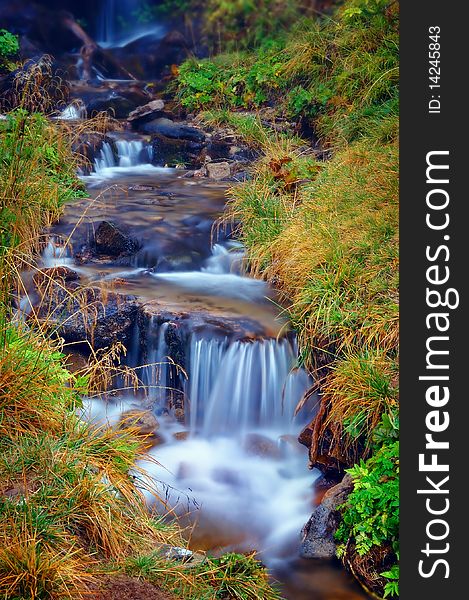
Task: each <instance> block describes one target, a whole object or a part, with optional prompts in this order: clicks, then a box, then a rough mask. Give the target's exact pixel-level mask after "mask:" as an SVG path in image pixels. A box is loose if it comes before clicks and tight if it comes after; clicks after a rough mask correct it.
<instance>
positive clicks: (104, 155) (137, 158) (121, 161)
mask: <svg viewBox="0 0 469 600" xmlns="http://www.w3.org/2000/svg"><path fill="white" fill-rule="evenodd" d="M151 156H152V153H151V146H149V145H148V144H144V142H142V140H116V142H115V147H113V144H111V143H109V142H104V143H103V145H102V148H101V150H100V151H99V155H98V156H97V157H96V158H95V160H94V165H93V170H94V172H95V173H96V174H97V175H105V174H106V173H108V172H109V171H108V170H109V169H115V168H116V167H119V168H129V167H136V166H138V165H145V164H149V163H150V161H151Z"/></svg>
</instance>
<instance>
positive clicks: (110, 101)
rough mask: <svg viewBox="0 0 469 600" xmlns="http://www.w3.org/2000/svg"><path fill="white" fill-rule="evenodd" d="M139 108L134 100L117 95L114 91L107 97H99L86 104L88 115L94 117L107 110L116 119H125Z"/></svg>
mask: <svg viewBox="0 0 469 600" xmlns="http://www.w3.org/2000/svg"><path fill="white" fill-rule="evenodd" d="M136 108H137V103H136V102H135V101H134V100H131V99H129V98H126V97H125V96H120V95H116V94H114V93H113V92H111V94H110V95H109V96H106V97H98V98H95V99H93V100H90V101H89V102H88V103H87V105H86V111H87V113H88V116H90V117H92V116H94V115H96V114H97V113H99V112H107V113H108V114H109V115H110V116H112V117H114V118H116V119H125V118H127V117H128V115H129V113H130V112H132V111H133V110H135V109H136Z"/></svg>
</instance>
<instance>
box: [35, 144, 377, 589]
mask: <svg viewBox="0 0 469 600" xmlns="http://www.w3.org/2000/svg"><path fill="white" fill-rule="evenodd" d="M150 161H151V151H150V149H149V147H148V146H147V145H146V143H145V140H143V139H137V138H122V137H120V138H117V139H115V140H114V141H113V142H111V143H109V144H104V146H103V148H102V150H101V152H100V153H99V155H98V156H97V157H96V160H95V163H94V169H93V172H92V173H91V174H90V175H88V176H83V179H84V181H85V182H86V183H87V187H88V190H89V192H90V195H91V197H92V199H91V202H90V201H89V200H82V201H80V202H77V203H74V204H73V205H70V206H69V207H68V209H67V211H66V214H65V216H64V218H63V219H62V220H61V222H60V223H59V224H58V225H57V227H56V228H55V230H54V236H55V237H54V238H52V239H51V243H50V244H49V246H48V248H47V250H46V252H45V253H44V258H43V261H44V264H45V265H46V266H51V265H58V264H66V265H68V266H71V265H73V264H74V262H75V259H74V258H73V256H74V255H75V254H76V253H78V254H80V252H82V251H83V248H86V246H87V244H89V242H90V239H92V237H93V235H94V231H95V229H96V227H97V226H98V224H99V222H101V221H102V220H109V221H112V222H114V223H116V224H117V225H119V226H120V227H122V228H126V229H127V231H128V232H129V234H130V235H132V236H135V237H136V238H137V239H138V240H139V242H140V249H139V250H138V252H137V253H136V254H135V255H134V256H131V257H127V258H125V259H119V260H114V261H111V260H109V259H107V260H106V259H99V260H98V259H96V258H95V257H92V256H89V257H87V256H86V253H85V255H84V256H85V257H84V258H83V256H82V257H81V260H80V261H79V264H76V265H75V266H74V267H73V268H76V269H77V270H78V271H79V272H80V275H81V276H82V278H83V279H84V281H97V280H99V281H100V282H101V285H104V286H106V285H109V286H110V287H111V288H112V289H113V290H116V289H117V290H118V291H120V290H121V291H123V292H125V293H126V294H128V293H131V294H133V295H135V296H137V297H138V298H139V299H140V301H141V302H142V303H144V304H145V315H144V318H142V319H140V321H139V323H138V324H136V325H135V331H134V337H133V341H132V343H131V344H130V347H129V352H128V356H127V359H126V360H127V364H129V365H131V366H134V367H139V366H142V365H146V366H144V367H143V368H142V369H140V377H141V379H142V381H143V383H144V384H145V387H146V391H145V393H143V392H141V393H136V394H135V395H133V396H129V395H122V394H121V395H119V394H118V395H117V396H116V397H114V398H110V399H108V400H88V401H87V402H86V404H85V409H84V415H85V417H86V418H87V419H89V420H91V421H94V422H106V421H107V422H109V423H111V424H115V423H117V422H118V420H119V417H120V415H121V414H122V412H124V411H125V410H128V409H129V408H132V407H135V406H137V407H142V406H144V407H146V408H147V407H151V408H152V410H153V411H154V413H155V414H156V415H157V418H158V420H159V424H160V427H159V430H158V444H157V445H155V446H154V447H153V448H152V450H151V451H150V454H151V456H152V458H155V459H156V461H157V462H148V463H145V465H144V466H145V468H146V469H147V471H148V473H149V476H150V477H151V479H152V481H153V482H154V483H156V485H157V487H158V489H159V493H160V496H161V497H162V498H164V499H165V500H166V502H167V503H169V505H170V506H171V507H172V508H173V509H174V511H175V512H176V513H177V514H178V515H179V516H180V518H181V520H182V522H183V523H187V524H188V525H191V526H194V524H195V527H194V529H193V534H192V538H191V544H192V546H193V547H194V548H199V549H206V550H210V551H212V552H222V551H227V550H239V551H247V550H253V549H256V550H257V551H258V552H259V556H260V558H261V559H262V560H263V561H265V562H266V564H268V565H269V566H270V567H271V568H272V569H273V572H274V574H275V575H276V576H277V577H278V578H279V579H280V580H281V582H283V589H284V593H285V596H286V597H288V598H290V599H293V600H302V599H303V598H312V599H313V600H314V599H316V600H341V599H342V598H344V599H348V600H355V599H358V598H364V597H365V596H364V595H363V594H362V593H361V592H360V591H359V590H358V589H357V587H356V586H355V584H354V583H353V582H352V581H351V580H350V578H349V577H348V576H347V575H346V574H345V573H344V571H343V570H340V569H338V568H337V567H336V566H334V565H333V564H323V563H315V562H313V561H300V560H299V559H297V558H296V557H297V553H298V545H299V541H300V531H301V528H302V526H303V525H304V523H305V522H306V521H307V520H308V518H309V516H310V514H311V511H312V508H313V506H314V490H313V484H314V481H315V480H316V479H317V477H318V476H319V472H317V471H308V469H307V451H306V448H304V447H302V446H301V445H300V444H299V443H298V442H297V439H296V438H297V436H298V433H299V432H300V431H301V428H302V426H303V425H304V424H305V423H306V422H308V420H310V419H311V417H312V414H313V411H314V405H315V399H314V397H313V398H312V399H311V400H310V401H309V403H306V405H305V407H304V408H303V409H302V410H301V411H300V412H299V413H298V414H297V415H295V407H296V406H297V404H298V402H299V401H300V400H301V398H302V397H303V395H304V393H305V392H306V391H307V390H308V388H309V387H310V386H311V384H312V381H311V378H310V377H309V376H308V375H307V373H306V372H305V371H304V370H303V369H302V368H301V367H299V366H298V350H297V345H296V340H295V336H294V335H293V333H292V332H291V331H288V323H287V322H286V320H285V318H283V317H281V316H279V314H280V312H281V311H280V309H279V307H278V304H277V302H276V295H275V291H274V290H272V289H270V288H269V287H268V286H267V284H266V283H265V282H262V281H258V280H255V279H252V278H250V277H249V276H247V275H246V273H245V271H244V261H243V249H242V247H241V246H240V245H239V244H238V243H236V242H235V241H233V240H231V239H230V235H229V233H230V232H229V229H227V230H223V229H219V228H216V227H215V228H214V227H213V225H214V223H215V221H216V219H217V218H218V217H220V215H221V214H222V213H223V209H224V202H225V200H224V191H225V186H224V185H223V184H220V183H215V182H207V181H203V180H194V179H188V178H184V177H183V172H181V171H178V170H172V169H162V168H157V167H154V166H152V165H151V162H150ZM64 239H67V240H68V241H69V242H70V244H69V246H68V249H65V246H64V245H63V243H62V241H61V240H64ZM162 311H164V314H165V315H166V316H164V318H163V317H162V316H161V315H162ZM175 315H176V316H175ZM175 339H176V342H175ZM178 411H179V412H178ZM148 502H149V505H154V504H155V500H154V498H152V497H151V496H148ZM155 508H157V507H155Z"/></svg>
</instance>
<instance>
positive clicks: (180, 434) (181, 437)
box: [173, 431, 190, 442]
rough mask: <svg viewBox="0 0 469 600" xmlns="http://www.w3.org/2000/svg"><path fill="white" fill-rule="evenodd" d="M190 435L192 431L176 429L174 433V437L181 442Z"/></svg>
mask: <svg viewBox="0 0 469 600" xmlns="http://www.w3.org/2000/svg"><path fill="white" fill-rule="evenodd" d="M189 436H190V431H176V433H173V438H174V439H175V440H178V441H180V442H185V441H186V440H187V439H188V438H189Z"/></svg>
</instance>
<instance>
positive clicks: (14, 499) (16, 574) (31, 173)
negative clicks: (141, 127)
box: [0, 34, 279, 600]
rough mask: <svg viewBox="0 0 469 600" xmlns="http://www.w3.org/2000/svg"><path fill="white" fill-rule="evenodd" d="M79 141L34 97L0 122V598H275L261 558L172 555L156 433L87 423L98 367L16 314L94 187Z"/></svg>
mask: <svg viewBox="0 0 469 600" xmlns="http://www.w3.org/2000/svg"><path fill="white" fill-rule="evenodd" d="M2 35H3V38H5V34H2ZM8 39H9V38H8V36H7V41H8ZM10 41H11V40H10ZM0 43H1V39H0ZM10 46H11V44H10ZM3 47H4V46H0V48H3ZM2 52H4V51H3V50H2ZM5 52H6V51H5ZM8 52H9V51H8ZM2 56H3V54H2ZM36 74H37V73H36ZM28 89H30V88H28ZM35 89H36V88H35ZM28 100H30V96H29V98H26V101H28ZM100 123H101V125H102V122H101V121H100V120H99V118H98V120H97V121H96V120H95V121H94V122H92V123H91V124H90V123H88V124H87V125H86V126H87V127H90V128H93V129H94V130H96V129H98V130H99V128H100V126H101V125H100ZM74 135H76V131H71V129H70V128H69V127H67V126H66V125H64V124H63V123H62V124H60V122H58V121H51V120H50V119H47V118H46V117H45V116H44V115H42V114H39V113H31V112H30V111H29V110H28V109H27V105H26V104H25V105H23V106H20V108H18V109H17V110H15V111H13V112H10V113H8V114H7V115H6V119H5V120H2V121H0V181H1V183H0V280H1V286H0V597H1V598H5V599H7V598H8V599H9V600H39V599H41V600H42V599H50V600H54V599H56V600H59V599H60V600H64V599H67V598H70V599H73V600H76V599H77V598H82V597H86V598H96V599H98V598H99V599H101V600H102V599H105V598H106V597H107V596H106V589H107V588H108V587H109V586H110V585H112V582H113V581H114V580H115V579H116V578H120V579H119V581H124V582H127V583H128V584H129V585H130V583H132V585H133V588H132V589H134V590H137V591H138V586H139V585H143V583H141V582H143V581H146V582H147V583H146V585H147V586H149V589H150V591H151V593H152V594H153V596H152V597H154V598H158V599H160V600H170V599H171V598H173V599H174V598H187V599H194V600H195V599H197V600H203V599H205V600H212V599H215V598H239V599H252V600H256V599H257V600H275V599H276V598H279V594H278V592H277V591H276V590H275V589H274V588H273V587H272V586H271V585H270V583H269V581H268V578H267V574H266V571H265V569H264V568H263V567H262V566H261V565H260V563H259V562H258V561H257V560H256V559H255V558H254V557H253V556H244V555H237V554H228V555H225V556H223V557H221V558H217V559H215V558H210V557H207V556H200V557H199V560H198V561H196V562H195V564H194V566H192V565H191V563H184V562H182V561H181V560H177V559H175V558H171V557H170V556H168V555H167V552H168V548H169V547H173V546H183V547H185V546H186V544H187V542H186V541H185V539H184V535H183V533H184V532H183V531H182V530H181V528H180V527H179V526H178V524H177V522H176V521H175V520H173V519H171V518H170V517H171V515H169V514H162V515H155V514H152V513H151V512H150V511H149V510H148V508H147V505H146V503H145V501H144V498H143V493H142V491H143V487H144V485H145V484H144V483H142V482H144V481H146V480H147V479H148V478H146V477H145V475H144V473H143V472H142V471H140V470H139V468H138V467H136V466H135V465H136V461H138V460H145V450H146V449H147V447H148V443H147V440H146V439H145V437H142V436H141V435H137V430H136V429H135V428H133V427H132V426H131V424H130V425H129V426H128V427H126V428H124V429H122V428H121V429H110V428H105V427H101V428H97V427H96V426H92V425H90V424H87V423H85V422H84V421H83V420H82V419H80V418H79V413H80V409H81V406H82V398H83V397H84V396H86V395H89V394H90V393H94V394H97V393H100V392H103V391H104V390H103V389H102V388H101V389H100V388H99V387H97V381H96V377H93V375H95V374H96V370H94V373H93V372H92V371H90V372H88V373H86V372H85V373H82V374H81V375H80V374H72V373H71V372H70V370H69V369H68V362H67V358H66V356H65V354H64V352H63V350H64V349H63V345H62V340H60V339H57V337H51V336H50V332H49V330H48V327H47V318H46V319H43V321H45V323H44V322H39V321H38V320H37V319H34V318H33V315H31V316H30V317H29V318H26V316H25V315H23V316H21V315H20V314H19V313H18V312H17V307H18V305H17V304H16V299H17V298H18V292H20V293H21V292H25V290H23V288H22V283H21V278H20V273H21V271H22V270H24V269H29V270H30V271H32V272H33V273H34V271H37V267H36V266H35V264H36V262H35V261H36V259H37V256H38V252H39V251H40V250H41V248H42V247H43V245H44V241H45V233H46V231H45V230H46V228H47V227H48V226H49V225H50V224H51V223H53V222H54V221H55V220H56V219H57V218H58V217H59V216H60V214H61V211H62V209H63V206H64V204H65V203H66V202H70V201H73V199H74V198H76V197H79V196H83V195H84V194H85V192H84V189H83V186H82V184H81V182H80V181H79V180H78V178H77V176H76V170H77V166H78V165H79V164H80V162H81V161H83V160H84V159H83V157H81V156H79V155H77V154H76V153H74V152H73V150H72V144H73V140H74ZM109 351H110V352H112V349H110V350H109ZM112 362H113V361H110V363H109V364H111V363H112ZM104 363H105V364H104V367H105V366H106V360H104ZM98 372H99V369H98ZM102 379H103V378H102V377H101V380H102ZM104 380H106V378H105V377H104ZM152 493H154V494H156V492H155V491H154V490H152ZM123 578H124V579H123ZM129 582H130V583H129ZM146 590H147V592H148V587H147V588H146ZM112 597H115V596H112Z"/></svg>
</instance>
